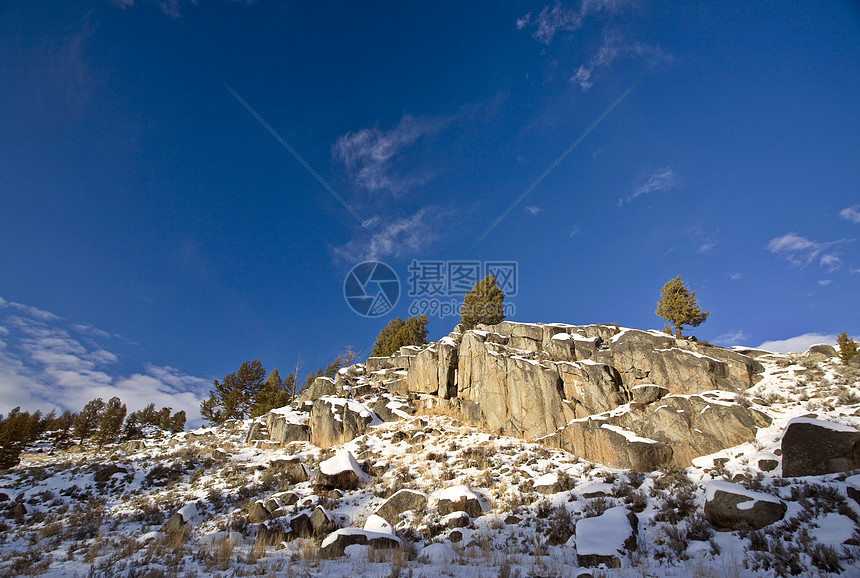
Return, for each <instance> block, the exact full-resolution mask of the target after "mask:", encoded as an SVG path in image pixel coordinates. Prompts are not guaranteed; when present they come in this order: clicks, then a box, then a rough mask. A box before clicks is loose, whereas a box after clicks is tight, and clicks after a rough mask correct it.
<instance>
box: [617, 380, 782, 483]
mask: <svg viewBox="0 0 860 578" xmlns="http://www.w3.org/2000/svg"><path fill="white" fill-rule="evenodd" d="M655 406H656V407H655ZM616 422H617V423H619V425H622V426H623V427H626V428H628V429H634V428H635V431H636V432H637V433H639V435H641V436H644V437H646V438H650V439H654V440H657V441H659V442H663V443H666V444H668V445H670V446H671V447H672V462H673V463H674V464H675V465H676V466H678V467H681V468H685V467H687V466H689V465H690V464H691V463H692V460H693V459H695V458H697V457H699V456H705V455H709V454H713V453H716V452H718V451H720V450H723V449H725V448H730V447H734V446H736V445H740V444H742V443H746V442H751V441H753V440H755V436H756V432H757V431H758V428H760V427H766V426H768V425H770V422H771V420H770V418H769V417H767V416H766V415H765V414H763V413H761V412H759V411H756V410H754V409H751V408H747V407H744V406H743V405H741V404H739V403H736V402H735V401H734V395H732V394H729V393H727V392H724V393H719V392H708V393H705V394H701V395H689V396H682V395H667V396H665V397H663V398H661V399H660V402H659V403H657V404H652V405H651V406H646V407H645V408H642V410H641V411H640V412H630V413H627V414H624V415H622V416H620V417H619V418H617V419H616Z"/></svg>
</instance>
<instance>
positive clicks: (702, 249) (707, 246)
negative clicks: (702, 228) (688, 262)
mask: <svg viewBox="0 0 860 578" xmlns="http://www.w3.org/2000/svg"><path fill="white" fill-rule="evenodd" d="M716 246H717V242H716V241H706V242H704V243H702V244H701V245H699V248H698V249H696V253H707V252H708V251H710V250H711V249H713V248H714V247H716Z"/></svg>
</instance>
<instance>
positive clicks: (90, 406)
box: [73, 397, 105, 444]
mask: <svg viewBox="0 0 860 578" xmlns="http://www.w3.org/2000/svg"><path fill="white" fill-rule="evenodd" d="M104 408H105V402H104V400H103V399H102V398H100V397H97V398H96V399H94V400H92V401H88V402H87V405H85V406H84V409H82V410H81V411H80V413H78V415H77V416H75V423H74V426H73V429H74V432H75V437H77V438H80V440H81V444H83V443H84V440H86V439H87V438H91V437H93V436H94V435H95V434H96V432H97V431H98V427H99V420H100V419H101V414H102V411H104Z"/></svg>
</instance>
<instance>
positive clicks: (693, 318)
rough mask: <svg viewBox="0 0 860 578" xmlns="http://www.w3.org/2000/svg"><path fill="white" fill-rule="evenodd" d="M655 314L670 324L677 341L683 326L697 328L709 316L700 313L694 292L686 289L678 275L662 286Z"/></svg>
mask: <svg viewBox="0 0 860 578" xmlns="http://www.w3.org/2000/svg"><path fill="white" fill-rule="evenodd" d="M655 313H656V314H657V315H659V316H660V317H662V318H663V319H665V320H666V321H668V322H669V323H670V324H672V326H673V327H674V328H675V337H677V338H678V339H680V338H681V337H682V335H681V327H682V326H683V325H689V326H690V327H698V326H699V325H701V324H702V323H704V321H705V319H707V318H708V315H710V314H711V312H710V311H702V309H701V308H700V307H699V304H698V303H696V292H695V291H690V290H689V289H687V285H686V284H685V283H684V282H683V281H681V276H680V275H678V276H677V277H675V278H674V279H672V280H670V281H668V282H667V283H666V284H665V285H663V288H662V289H661V290H660V301H658V302H657V311H655Z"/></svg>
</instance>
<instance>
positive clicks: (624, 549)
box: [0, 339, 860, 578]
mask: <svg viewBox="0 0 860 578" xmlns="http://www.w3.org/2000/svg"><path fill="white" fill-rule="evenodd" d="M571 341H574V340H573V339H571ZM747 353H749V354H750V355H751V356H754V357H755V358H756V361H757V362H759V363H761V365H762V366H763V368H764V371H763V373H762V374H761V377H760V378H759V379H758V380H757V383H756V384H755V385H753V386H752V387H750V388H748V389H746V391H743V392H742V393H739V394H732V396H731V397H732V403H737V404H740V405H742V406H744V407H745V408H749V409H750V410H756V411H758V412H761V413H762V414H764V415H766V416H767V417H768V418H770V425H768V426H766V427H759V428H758V429H757V431H756V433H755V439H754V440H753V441H749V442H746V443H743V444H741V445H737V446H734V447H730V448H728V449H724V450H721V451H718V452H716V453H713V454H710V455H703V456H699V457H696V458H694V459H693V460H692V465H690V466H689V467H686V468H685V469H681V468H679V467H675V466H670V467H666V468H663V471H648V472H638V471H633V470H628V469H619V468H611V467H607V466H605V465H600V464H598V463H592V462H589V461H585V460H583V459H580V458H578V457H577V456H576V455H574V454H572V453H569V452H567V451H564V450H562V449H557V448H554V447H549V446H547V445H546V444H541V443H537V442H535V441H528V440H525V439H520V438H518V437H509V436H503V435H499V434H498V433H491V432H489V431H484V430H482V429H481V428H480V427H478V426H476V425H473V424H470V423H467V422H465V421H463V420H462V419H461V417H460V415H459V414H457V413H456V412H450V411H447V410H446V409H445V408H444V407H441V406H437V407H435V408H426V407H419V406H418V405H417V404H415V403H412V401H414V400H412V399H407V398H406V397H402V398H401V397H397V396H395V395H392V394H391V393H385V394H384V396H385V397H383V392H382V391H381V390H380V389H379V388H378V387H376V386H372V387H371V385H372V384H371V382H370V381H369V380H368V383H367V384H366V385H368V386H367V387H360V388H353V389H352V390H351V394H352V396H353V397H352V398H351V399H349V400H345V399H341V398H337V397H333V398H331V399H330V400H329V401H328V405H329V406H330V407H331V408H333V409H332V411H335V409H336V408H337V407H340V411H341V412H343V411H345V410H344V409H343V408H344V407H347V406H348V407H349V408H352V410H353V411H354V412H355V413H356V414H363V413H362V412H366V414H367V416H370V417H368V419H371V417H372V419H371V421H370V422H369V423H368V424H367V426H366V429H365V430H364V431H363V433H361V435H359V436H358V437H356V438H355V439H352V440H350V441H347V442H346V443H342V444H335V445H332V447H329V448H326V449H322V448H321V447H318V446H315V445H312V444H311V443H310V442H309V441H291V442H288V443H285V444H281V443H276V442H272V441H268V440H265V439H260V436H258V435H250V436H249V435H248V434H249V430H251V429H252V428H254V429H255V431H256V432H257V433H259V432H260V431H262V430H263V429H265V427H266V424H265V423H264V421H265V420H246V421H244V422H228V424H226V425H225V426H223V427H219V428H206V429H200V430H195V431H193V432H186V433H181V434H174V435H167V434H160V435H153V436H151V437H148V438H147V439H145V440H142V441H141V442H126V443H125V444H122V445H120V446H115V447H109V448H106V449H104V450H102V451H101V452H98V453H96V452H95V451H94V450H93V451H90V450H87V451H81V450H80V449H79V448H72V450H68V451H53V450H52V449H51V448H50V447H49V446H46V445H44V444H42V445H36V446H34V447H31V448H30V452H31V453H26V454H25V455H24V456H23V460H22V462H21V464H20V465H18V466H17V467H15V468H13V469H12V470H10V471H8V472H6V473H5V474H4V475H2V476H0V573H2V575H6V576H18V575H45V576H73V575H76V574H77V575H80V576H140V577H142V576H195V575H201V576H203V575H205V576H257V575H260V576H338V577H342V576H351V577H359V576H368V577H370V576H374V577H376V576H415V577H419V576H420V577H428V578H429V577H432V578H438V576H440V575H442V576H469V577H495V576H504V577H510V576H522V577H525V576H579V575H581V574H584V573H590V574H591V575H592V576H715V577H716V576H772V575H801V574H803V575H826V574H829V573H833V574H842V575H845V576H850V575H858V574H860V561H858V558H860V555H858V554H860V504H858V502H857V500H858V499H860V476H858V475H856V474H858V473H860V470H856V471H853V470H849V471H841V472H836V473H827V474H822V475H808V476H801V477H783V474H784V469H783V468H784V466H785V467H789V468H803V467H810V466H809V465H808V464H800V463H798V462H796V460H795V462H792V463H791V464H789V463H787V462H784V457H785V458H786V459H788V458H787V457H786V456H787V454H786V453H785V449H786V448H785V446H786V444H787V443H788V442H789V441H791V440H788V439H787V438H788V436H786V435H785V432H786V428H787V426H789V424H790V423H791V424H793V425H792V428H794V429H793V431H796V432H801V433H803V432H816V433H815V434H814V435H819V434H820V435H823V436H825V437H827V436H828V435H829V434H828V432H833V435H834V437H833V439H837V438H838V436H839V435H840V434H844V436H848V437H847V438H845V439H849V438H850V439H851V440H853V439H855V438H854V437H851V436H857V435H860V434H858V430H857V428H858V426H860V370H859V369H857V368H856V367H852V366H847V365H845V364H843V363H842V362H841V361H839V360H838V359H837V358H836V357H827V355H826V354H822V353H816V352H814V351H813V352H809V353H807V354H789V355H776V354H765V353H764V352H747ZM353 369H354V370H355V373H357V374H359V375H360V374H362V371H363V367H357V368H353ZM345 371H347V370H345ZM347 372H348V371H347ZM359 381H360V380H359ZM702 395H706V399H709V400H711V403H713V404H715V405H716V404H720V403H724V402H723V401H721V400H723V399H725V396H726V395H727V394H725V392H723V393H720V394H716V393H715V394H713V395H710V397H708V396H707V394H702ZM657 403H659V402H657ZM725 403H728V402H725ZM303 405H304V404H301V403H299V404H297V405H296V406H295V407H294V408H292V409H289V408H285V409H283V410H279V411H278V412H275V413H276V414H277V415H280V416H282V417H283V423H286V424H287V425H291V426H294V427H297V426H299V425H301V424H302V423H303V421H302V420H303V419H304V420H306V419H307V417H306V413H307V411H306V410H307V407H303ZM383 407H387V408H388V409H389V410H390V411H388V414H390V415H387V416H386V417H385V418H384V419H389V421H383V419H379V418H378V417H377V416H380V417H382V413H383V412H382V410H381V408H383ZM374 408H375V409H374ZM658 409H659V408H658ZM313 411H315V410H313ZM702 411H704V410H702ZM334 415H338V414H337V413H335V414H334ZM340 415H344V414H340ZM303 416H305V417H303ZM577 419H579V418H577ZM274 423H275V421H270V422H269V425H270V426H271V425H272V424H274ZM341 425H343V424H341ZM606 427H609V428H612V427H617V426H606ZM804 428H806V429H804ZM270 429H271V428H270ZM619 429H620V428H619ZM610 431H611V430H610ZM821 432H824V433H821ZM269 433H271V432H269ZM627 433H630V432H627ZM327 435H328V434H327ZM332 435H333V434H332ZM631 435H632V434H631ZM803 435H805V436H807V437H809V436H810V435H812V434H808V433H806V434H803ZM329 437H331V436H329ZM634 437H635V436H634ZM784 437H786V439H785V440H784V439H783V438H784ZM327 439H328V438H327ZM827 439H828V440H830V439H831V438H827ZM838 439H843V438H838ZM650 441H651V440H647V439H646V440H645V441H644V442H642V441H641V439H633V440H632V441H631V443H648V442H650ZM792 443H795V442H792ZM801 443H802V444H806V443H809V444H815V443H818V442H816V440H815V439H807V438H806V437H804V438H802V440H801ZM827 443H830V444H831V445H832V443H837V442H832V440H831V441H829V442H827ZM850 443H854V444H855V445H854V446H853V447H854V451H855V452H857V451H860V443H856V442H850V441H849V444H850ZM828 447H830V446H828ZM849 453H850V452H849ZM792 455H793V454H792ZM837 458H838V459H837V460H836V461H835V462H834V461H833V460H830V461H828V462H827V463H828V464H830V465H834V464H835V465H836V467H838V466H839V464H849V466H850V465H853V464H856V463H857V461H856V460H858V459H860V456H852V455H844V456H842V455H841V454H840V455H839V456H837ZM791 459H795V458H791ZM834 459H836V458H834ZM843 459H844V461H839V460H843ZM851 460H855V461H853V462H852V461H851ZM853 467H857V466H856V465H854V466H853ZM852 474H855V475H853V476H852Z"/></svg>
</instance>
